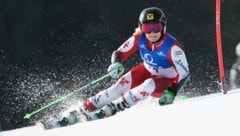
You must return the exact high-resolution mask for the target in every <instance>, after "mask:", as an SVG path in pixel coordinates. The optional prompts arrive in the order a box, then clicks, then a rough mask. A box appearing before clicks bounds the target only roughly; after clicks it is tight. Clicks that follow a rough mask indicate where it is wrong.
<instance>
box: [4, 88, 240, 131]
mask: <svg viewBox="0 0 240 136" xmlns="http://www.w3.org/2000/svg"><path fill="white" fill-rule="evenodd" d="M131 135H132V136H240V90H239V89H238V90H233V91H229V92H228V94H222V93H219V94H212V95H207V96H202V97H197V98H190V99H187V100H185V101H183V100H180V101H177V102H175V103H174V104H172V105H168V106H164V107H160V106H158V105H157V104H156V103H155V102H152V103H151V102H149V101H147V102H146V101H145V102H143V103H142V104H139V105H136V106H134V107H132V108H130V109H127V110H125V111H123V112H121V113H118V114H117V115H116V116H113V117H109V118H106V119H102V120H97V121H91V122H86V123H79V124H75V125H72V126H68V127H64V128H57V129H52V130H47V131H46V130H43V128H41V127H40V126H32V127H26V128H21V129H16V130H11V131H5V132H2V133H0V136H131Z"/></svg>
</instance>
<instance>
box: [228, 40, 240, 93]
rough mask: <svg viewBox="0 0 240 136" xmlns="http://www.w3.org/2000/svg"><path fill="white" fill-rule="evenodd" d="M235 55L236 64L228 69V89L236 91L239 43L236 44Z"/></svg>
mask: <svg viewBox="0 0 240 136" xmlns="http://www.w3.org/2000/svg"><path fill="white" fill-rule="evenodd" d="M235 51H236V52H235V53H236V55H237V60H236V62H235V63H234V64H233V65H232V68H231V69H230V87H231V89H237V88H238V87H239V86H238V85H237V78H238V76H239V75H240V74H239V73H240V43H238V44H237V46H236V49H235Z"/></svg>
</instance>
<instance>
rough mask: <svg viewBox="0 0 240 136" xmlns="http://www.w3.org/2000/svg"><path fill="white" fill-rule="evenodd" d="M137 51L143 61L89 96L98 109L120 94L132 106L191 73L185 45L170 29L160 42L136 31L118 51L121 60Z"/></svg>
mask: <svg viewBox="0 0 240 136" xmlns="http://www.w3.org/2000/svg"><path fill="white" fill-rule="evenodd" d="M137 51H139V53H140V56H141V58H142V60H143V62H142V63H140V64H139V65H137V66H135V67H133V68H132V69H131V70H130V71H129V72H127V73H126V74H124V75H123V76H121V77H120V78H119V79H118V81H117V82H116V83H115V84H114V85H113V86H111V87H109V88H107V89H105V90H103V91H101V92H99V93H98V94H96V95H95V96H92V97H90V98H89V99H88V101H90V102H91V103H92V104H93V105H94V106H95V107H96V109H100V108H102V107H103V106H105V105H106V104H108V103H110V102H112V101H114V100H116V99H118V98H119V97H122V98H123V100H124V102H126V103H127V104H128V105H130V106H132V105H134V104H136V103H137V102H139V101H142V100H144V99H146V98H147V97H148V96H150V95H151V96H153V97H157V98H159V97H161V96H162V95H163V91H164V90H165V89H167V88H168V87H170V86H171V85H173V84H178V83H179V81H181V80H182V79H184V78H185V77H186V76H187V75H188V74H189V67H188V62H187V59H186V56H185V53H184V51H183V49H182V46H181V45H180V43H179V42H178V41H177V40H176V39H175V38H174V37H173V36H171V35H170V34H168V33H165V34H164V35H163V37H162V39H161V40H160V41H159V42H158V43H151V42H150V41H149V40H147V38H146V36H145V34H143V33H141V32H136V33H134V34H133V36H131V37H130V38H129V39H128V40H127V41H125V42H124V43H123V44H122V45H121V46H120V47H119V48H118V49H117V50H116V51H115V52H114V53H116V54H117V55H118V59H119V61H120V62H124V60H126V59H127V58H128V57H129V56H131V55H132V54H134V53H135V52H137ZM93 110H95V109H93Z"/></svg>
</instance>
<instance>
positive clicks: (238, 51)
mask: <svg viewBox="0 0 240 136" xmlns="http://www.w3.org/2000/svg"><path fill="white" fill-rule="evenodd" d="M235 53H236V55H237V56H238V57H240V43H238V44H237V46H236V52H235Z"/></svg>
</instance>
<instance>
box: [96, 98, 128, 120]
mask: <svg viewBox="0 0 240 136" xmlns="http://www.w3.org/2000/svg"><path fill="white" fill-rule="evenodd" d="M125 108H130V105H128V104H127V103H125V102H123V101H120V102H115V103H114V102H111V103H110V104H107V105H106V106H104V107H103V108H102V109H101V110H100V111H99V112H98V113H97V114H98V117H99V118H105V117H109V116H113V115H115V114H116V113H117V112H119V111H123V110H124V109H125Z"/></svg>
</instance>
